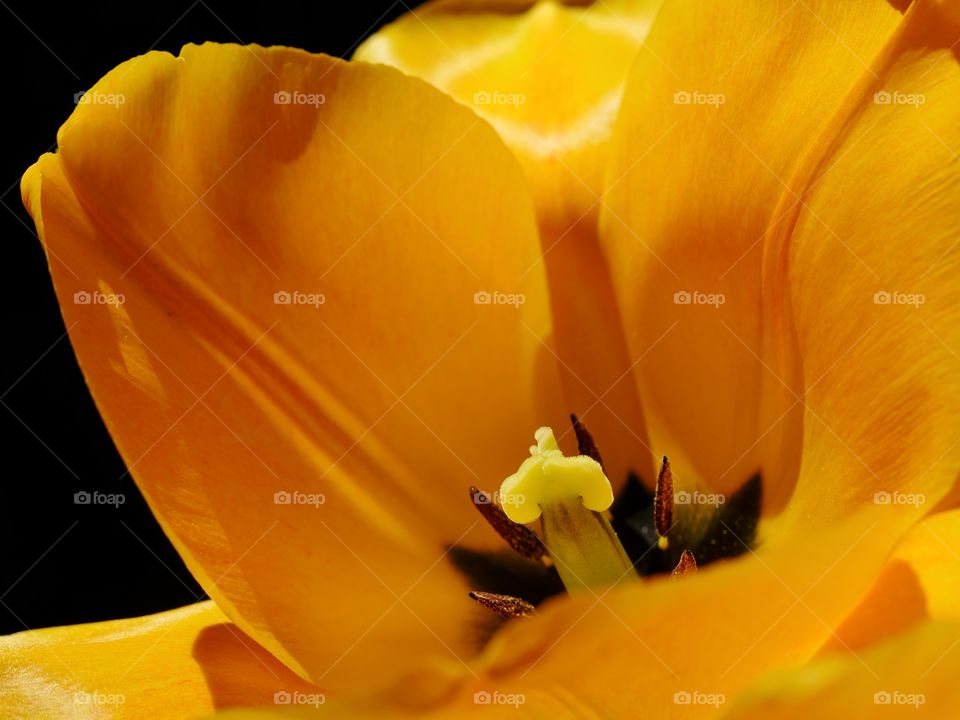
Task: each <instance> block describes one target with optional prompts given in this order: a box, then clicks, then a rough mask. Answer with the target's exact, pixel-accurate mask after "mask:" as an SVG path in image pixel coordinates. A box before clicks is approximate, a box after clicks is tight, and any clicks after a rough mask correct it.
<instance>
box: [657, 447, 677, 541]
mask: <svg viewBox="0 0 960 720" xmlns="http://www.w3.org/2000/svg"><path fill="white" fill-rule="evenodd" d="M653 522H654V526H655V527H656V529H657V535H659V536H660V538H661V540H665V539H666V537H667V533H668V532H670V527H671V526H672V525H673V473H672V472H671V471H670V461H669V460H668V459H667V456H666V455H664V456H663V464H662V465H661V466H660V474H659V475H658V476H657V490H656V494H655V495H654V496H653ZM661 547H666V543H665V542H661Z"/></svg>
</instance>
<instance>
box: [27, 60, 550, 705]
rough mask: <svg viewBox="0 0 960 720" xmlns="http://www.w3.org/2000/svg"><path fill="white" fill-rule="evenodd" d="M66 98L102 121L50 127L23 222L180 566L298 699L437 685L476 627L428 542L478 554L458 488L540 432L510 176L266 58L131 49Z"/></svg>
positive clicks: (371, 100)
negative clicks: (419, 659)
mask: <svg viewBox="0 0 960 720" xmlns="http://www.w3.org/2000/svg"><path fill="white" fill-rule="evenodd" d="M91 93H93V97H94V98H111V97H112V98H115V99H116V98H122V99H123V101H122V102H116V101H115V102H113V103H109V102H106V101H104V102H98V101H90V102H89V103H82V104H81V105H80V106H79V108H78V109H77V111H76V112H75V114H74V115H73V116H72V117H71V118H70V120H69V121H68V122H67V123H66V124H65V125H64V127H63V128H62V129H61V132H60V134H59V148H60V149H59V153H58V154H57V155H47V156H44V157H43V158H41V160H40V162H39V163H38V164H37V165H35V166H34V167H33V168H32V169H31V170H30V171H29V172H28V174H27V175H26V177H25V179H24V184H23V190H24V196H25V201H26V203H27V205H28V207H29V209H30V211H31V214H32V215H33V216H34V217H35V218H36V219H37V225H38V228H39V229H40V231H41V235H42V238H43V241H44V243H45V246H46V247H47V249H48V252H49V255H50V266H51V272H52V274H53V279H54V284H55V287H56V290H57V294H58V297H59V299H60V303H61V307H62V310H63V313H64V317H65V320H66V324H67V326H68V327H70V337H71V340H72V342H73V345H74V348H75V350H76V352H77V355H78V358H79V361H80V365H81V367H82V369H83V371H84V374H85V377H86V379H87V382H88V384H89V386H90V388H91V392H92V394H93V396H94V399H95V400H96V402H97V404H98V407H99V409H100V411H101V413H102V414H103V416H104V419H105V421H106V424H107V426H108V428H109V429H110V432H111V434H112V436H113V437H114V439H115V441H116V443H117V446H118V448H119V450H120V452H121V454H122V456H123V457H124V459H125V461H126V463H127V465H128V467H129V468H130V470H131V473H132V474H133V476H134V478H135V479H136V480H137V482H138V484H139V487H140V488H141V489H142V490H143V493H144V495H145V497H146V498H147V501H148V503H149V504H150V506H151V508H152V510H153V511H154V513H155V514H156V516H157V517H158V519H159V521H160V522H161V524H162V525H163V527H164V529H165V531H166V532H167V534H168V535H169V536H170V537H171V539H172V540H173V542H174V544H175V545H176V547H177V548H178V550H179V551H180V553H181V554H182V555H183V556H184V559H185V561H186V563H187V565H188V567H189V568H190V569H191V571H192V572H193V573H194V574H195V575H196V576H197V578H198V579H199V580H200V582H201V583H202V585H203V587H204V588H205V590H207V592H208V593H209V594H210V595H211V597H213V598H214V599H216V600H217V602H218V604H219V605H220V606H221V607H222V608H224V610H225V612H226V613H227V614H228V616H229V617H230V618H231V619H232V620H233V621H234V622H236V623H237V624H238V625H240V626H241V627H242V628H243V629H244V630H245V631H246V632H247V633H248V634H250V635H251V636H252V637H254V638H256V639H257V640H258V641H259V642H260V643H261V644H262V645H263V646H264V647H266V648H268V649H269V650H270V651H271V652H273V653H274V654H276V655H277V656H278V657H280V658H281V659H282V660H284V661H285V662H286V663H288V664H289V665H290V667H292V668H294V669H296V670H297V671H298V672H300V673H302V674H303V675H304V676H307V677H309V678H311V679H312V680H314V681H315V682H321V681H322V682H323V683H324V684H325V685H326V686H327V687H331V688H335V689H342V688H348V687H353V686H358V685H359V686H363V687H368V686H370V685H383V684H388V683H391V682H392V680H393V679H394V676H395V674H397V673H402V672H406V667H405V665H404V664H403V663H395V662H393V661H387V660H386V659H385V658H386V655H385V653H386V648H390V649H391V651H392V650H395V649H396V648H397V647H403V648H404V650H405V652H406V653H408V654H409V655H410V656H415V655H417V654H419V653H435V654H436V655H438V657H439V658H440V659H441V660H442V661H443V662H446V663H449V664H450V665H451V666H452V667H453V668H455V669H456V670H457V671H459V672H464V671H465V670H464V667H463V664H462V661H461V658H462V657H465V656H469V654H470V653H471V652H473V650H474V649H475V647H476V636H477V630H476V629H475V628H474V627H473V625H472V622H473V621H474V620H477V619H481V620H485V619H486V618H485V617H484V616H483V615H482V613H483V611H482V610H481V609H479V608H476V607H474V605H473V603H472V601H471V600H469V598H468V597H467V596H466V591H467V590H468V589H469V587H468V584H467V583H466V582H465V579H464V578H463V577H462V576H461V575H460V573H459V572H458V571H456V570H455V569H454V567H453V566H452V564H451V562H450V560H449V556H448V555H447V553H446V549H447V547H448V545H449V544H450V543H454V542H457V541H460V542H462V543H463V544H471V543H472V544H482V543H493V542H498V540H497V539H496V538H494V537H493V533H492V532H491V531H489V530H488V529H486V528H484V527H483V526H482V525H483V524H482V523H479V524H478V521H479V516H478V515H477V514H476V513H475V511H474V510H473V508H472V507H471V506H470V503H469V500H468V496H467V488H469V486H470V485H472V484H477V485H480V486H484V487H492V486H494V484H495V483H497V482H499V481H500V480H501V479H502V478H503V477H504V476H505V475H506V474H507V473H509V472H510V470H511V469H512V468H514V467H515V466H516V456H517V445H518V442H520V443H522V442H523V440H522V438H526V437H527V436H528V435H529V432H530V428H533V427H537V426H538V425H541V424H544V423H545V422H558V421H560V420H561V417H560V415H559V413H556V414H551V407H553V402H554V400H555V399H556V398H557V397H558V396H559V391H558V390H557V389H556V388H557V387H558V385H557V382H556V373H555V370H554V367H553V363H554V361H553V360H552V359H551V358H550V357H549V356H547V355H546V353H545V351H544V350H543V347H542V345H541V343H540V339H541V338H542V336H545V335H547V334H549V332H550V326H549V316H548V311H547V307H546V297H545V282H544V278H543V276H542V273H539V272H536V271H534V272H532V273H527V274H524V272H525V271H526V269H527V268H529V267H530V265H531V264H532V263H533V262H534V261H535V258H536V256H537V252H538V248H537V239H536V230H535V220H534V213H533V209H532V206H531V203H530V200H529V196H528V194H527V192H526V189H525V183H524V178H523V174H522V171H521V169H520V167H519V165H518V164H517V163H516V160H515V159H514V158H513V156H512V155H511V154H510V152H509V151H508V150H507V149H506V147H505V146H503V144H502V142H501V141H500V140H499V138H498V137H497V135H496V134H495V133H494V132H493V130H492V129H490V128H489V126H487V125H486V124H485V123H483V122H481V121H479V120H478V119H477V118H476V116H475V115H473V113H471V112H470V111H469V110H467V109H466V108H463V107H461V106H459V105H457V104H456V103H455V102H454V101H453V100H451V99H450V98H448V97H446V96H444V95H443V94H442V93H440V92H438V91H436V90H435V89H433V88H430V87H429V86H427V85H426V84H424V83H422V82H419V81H416V80H413V79H410V78H407V77H404V76H403V75H401V74H400V73H399V72H397V71H395V70H393V69H390V68H385V67H380V66H371V65H363V64H349V63H344V62H340V61H336V60H333V59H331V58H327V57H324V56H315V55H310V54H307V53H304V52H300V51H295V50H289V49H283V48H273V49H264V48H259V47H239V46H216V45H204V46H202V47H196V46H188V47H186V48H184V50H183V52H182V54H181V56H180V57H179V58H174V57H172V56H170V55H167V54H163V53H151V54H148V55H145V56H143V57H141V58H137V59H135V60H132V61H130V62H128V63H125V64H124V65H122V66H120V67H119V68H117V69H115V70H114V71H112V72H111V73H110V74H109V75H107V76H106V77H105V78H104V79H103V80H102V81H101V82H100V83H98V84H97V85H96V86H95V87H94V88H93V89H92V90H91ZM494 292H496V293H500V295H497V296H496V297H492V296H491V293H494ZM76 293H86V295H82V294H81V295H78V296H76V299H75V294H76ZM276 293H286V294H281V295H275V294H276ZM296 293H299V295H297V294H296ZM475 293H488V294H486V295H478V296H477V297H474V294H475ZM505 297H506V298H507V299H508V300H510V299H511V298H512V301H513V302H514V305H504V304H496V302H497V301H498V300H502V299H504V298H505ZM121 299H122V300H123V302H120V300H121ZM485 300H494V302H492V303H491V304H484V301H485ZM84 301H86V302H84ZM321 301H322V302H321ZM297 493H299V494H297ZM441 607H442V608H443V611H442V612H438V610H437V609H438V608H441ZM440 691H441V688H437V692H440Z"/></svg>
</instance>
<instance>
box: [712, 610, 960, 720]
mask: <svg viewBox="0 0 960 720" xmlns="http://www.w3.org/2000/svg"><path fill="white" fill-rule="evenodd" d="M958 644H960V625H958V624H956V623H947V622H928V623H924V624H923V625H921V626H920V627H918V628H916V629H914V630H911V631H910V632H908V633H905V634H903V635H901V636H898V637H896V638H893V639H891V640H888V641H886V642H884V643H882V644H879V645H877V646H876V647H872V648H869V649H868V650H867V651H865V652H864V653H863V654H862V655H860V656H859V657H858V658H850V657H848V658H838V657H831V658H825V659H822V660H818V661H817V662H815V663H811V664H810V665H809V666H807V667H803V668H799V669H796V670H792V671H786V672H782V673H778V674H776V675H773V676H771V677H768V678H765V679H764V680H762V681H760V682H758V683H757V684H756V686H755V687H752V688H751V689H750V690H749V691H748V692H747V693H745V695H744V696H743V697H742V698H740V699H738V700H737V701H736V704H735V705H734V706H733V708H732V709H731V711H730V712H729V713H728V714H727V715H724V717H725V718H729V720H734V719H736V720H748V719H749V718H758V719H759V718H762V719H763V720H786V718H811V717H816V718H823V719H824V720H833V719H836V720H846V718H851V717H902V718H947V717H953V716H954V715H956V711H957V707H958V705H960V685H958V683H957V673H958V672H960V653H958V652H957V649H956V646H957V645H958Z"/></svg>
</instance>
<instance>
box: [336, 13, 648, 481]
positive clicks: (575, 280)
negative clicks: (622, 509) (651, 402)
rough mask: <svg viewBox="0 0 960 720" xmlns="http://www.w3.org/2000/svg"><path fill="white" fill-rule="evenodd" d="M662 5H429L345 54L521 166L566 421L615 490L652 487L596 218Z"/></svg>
mask: <svg viewBox="0 0 960 720" xmlns="http://www.w3.org/2000/svg"><path fill="white" fill-rule="evenodd" d="M660 2H661V0H616V1H614V2H598V3H587V4H586V5H587V6H586V7H570V6H566V5H564V4H560V3H557V2H552V1H544V2H537V3H533V2H508V3H503V2H496V1H495V0H487V1H479V2H467V3H463V2H453V3H449V2H447V3H445V2H440V3H428V4H427V5H426V6H425V7H423V8H417V9H416V10H415V11H412V12H410V13H408V14H407V15H405V16H404V17H402V18H401V19H400V20H398V21H396V22H394V23H393V24H391V25H388V26H387V27H385V28H384V29H382V30H380V31H379V32H377V33H376V34H375V35H373V36H372V37H371V38H370V39H368V40H367V41H366V42H365V43H364V44H363V45H361V46H360V47H359V48H358V49H357V52H356V55H355V58H356V59H359V60H364V61H367V62H380V63H386V64H389V65H393V66H396V67H398V68H400V69H401V70H403V71H404V72H407V73H410V74H412V75H416V76H418V77H422V78H424V79H425V80H427V81H429V82H430V83H432V84H434V85H436V86H437V87H439V88H440V89H442V90H444V91H445V92H447V93H449V94H450V95H452V96H453V97H455V98H457V99H458V100H459V101H460V102H462V103H464V104H466V105H468V106H469V107H471V108H472V109H473V110H474V111H475V112H476V113H477V114H478V115H479V116H480V117H482V118H484V119H486V120H488V121H489V122H490V123H491V124H492V125H493V126H494V128H496V130H497V131H498V132H499V133H500V135H501V136H502V137H503V139H504V140H505V141H506V143H507V144H508V145H509V146H510V147H511V149H513V151H514V152H515V153H516V155H517V157H518V158H519V159H520V161H521V163H522V164H523V166H524V168H525V170H526V173H527V177H528V180H529V182H530V188H531V191H532V193H533V197H534V202H535V205H536V207H537V214H538V218H539V224H540V234H541V243H542V245H543V267H544V268H545V269H546V272H547V276H548V279H549V282H550V291H551V302H552V308H553V314H554V318H555V320H554V323H555V336H554V338H553V347H554V348H555V352H556V353H557V354H558V356H559V357H560V358H561V363H562V365H563V370H564V373H563V381H564V387H565V390H566V397H567V402H568V406H569V410H570V411H573V412H576V413H578V414H579V415H581V416H582V417H583V418H584V420H585V421H586V422H587V423H588V424H589V425H590V427H591V429H592V431H593V432H594V434H595V436H596V437H597V438H598V439H599V441H600V442H601V446H602V448H603V451H604V461H605V465H606V466H607V469H608V470H609V471H610V475H611V477H612V478H613V479H614V481H615V482H620V481H621V480H622V479H623V478H624V477H625V473H626V470H627V469H628V468H632V469H635V470H637V471H639V472H641V474H642V475H643V476H644V477H646V478H647V479H648V480H650V481H651V482H652V481H653V467H652V463H651V459H650V452H649V450H648V449H647V444H648V443H647V441H646V430H645V427H644V421H643V415H642V413H641V412H640V407H639V404H638V402H637V397H636V392H635V390H634V389H633V386H632V384H631V383H630V372H629V370H630V365H631V360H630V359H629V357H628V355H627V348H626V342H625V339H624V337H623V334H622V330H621V329H620V322H619V319H620V313H619V309H618V307H617V303H616V299H615V297H614V295H613V292H612V288H611V284H610V272H609V268H608V266H607V260H606V259H605V258H604V256H603V253H602V252H601V251H600V248H599V246H598V244H597V218H598V213H599V208H600V207H601V206H602V202H603V199H602V197H601V195H602V189H603V176H604V170H605V168H606V165H607V160H608V146H609V137H610V132H611V129H612V126H613V121H614V119H615V117H616V113H617V108H618V107H619V104H620V98H621V95H622V92H623V85H624V82H625V80H626V76H627V71H628V69H629V67H630V65H631V62H632V61H633V58H634V56H635V55H636V53H637V51H638V48H639V47H640V46H641V43H642V42H643V39H644V37H645V36H646V33H647V31H648V30H649V28H650V25H651V23H652V21H653V17H654V15H655V14H656V11H657V8H658V7H659V5H660ZM537 267H540V266H539V265H538V266H537ZM533 269H534V268H531V269H530V271H531V272H533Z"/></svg>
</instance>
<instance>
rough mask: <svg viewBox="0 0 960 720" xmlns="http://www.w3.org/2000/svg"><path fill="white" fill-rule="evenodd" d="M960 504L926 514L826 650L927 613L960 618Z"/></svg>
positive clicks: (870, 638)
mask: <svg viewBox="0 0 960 720" xmlns="http://www.w3.org/2000/svg"><path fill="white" fill-rule="evenodd" d="M958 599H960V510H951V511H949V512H943V513H937V514H936V515H933V516H931V517H929V518H926V519H924V520H922V521H921V522H920V523H919V524H918V525H916V526H915V527H914V528H913V529H912V530H911V531H910V532H909V533H908V534H907V535H905V536H904V538H903V539H902V540H901V541H900V544H899V545H898V546H897V549H896V551H895V552H894V553H893V555H892V556H891V557H890V559H889V560H888V561H887V563H886V564H885V565H884V567H883V571H882V572H881V573H880V575H879V577H878V578H877V579H876V581H875V582H874V584H873V586H872V587H871V588H870V592H869V593H868V594H867V595H866V597H865V598H864V599H863V600H862V601H861V602H860V604H859V605H857V607H856V609H855V610H854V611H853V612H852V613H851V614H850V617H848V618H847V619H846V620H844V622H843V624H842V625H840V627H839V628H837V632H836V637H833V638H831V639H830V640H829V641H828V642H827V644H826V646H825V648H824V651H825V652H830V651H834V650H836V649H837V648H838V647H843V646H846V647H850V648H855V649H856V648H862V647H866V646H868V645H870V644H871V643H874V642H876V641H878V640H880V639H883V638H886V637H888V636H890V635H894V634H896V633H898V632H900V631H902V630H904V629H905V628H908V627H910V626H912V625H915V624H917V623H919V622H921V621H923V620H925V619H928V618H929V619H933V620H946V621H952V622H960V600H958Z"/></svg>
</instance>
